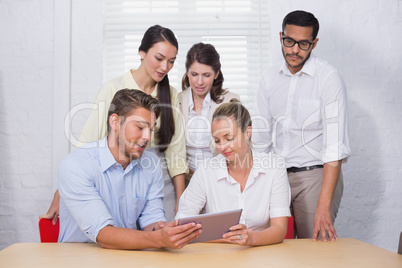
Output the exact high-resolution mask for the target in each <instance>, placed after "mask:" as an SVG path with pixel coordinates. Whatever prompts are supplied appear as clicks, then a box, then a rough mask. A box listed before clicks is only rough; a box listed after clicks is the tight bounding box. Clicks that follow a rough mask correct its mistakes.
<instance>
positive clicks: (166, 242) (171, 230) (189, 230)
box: [160, 220, 202, 249]
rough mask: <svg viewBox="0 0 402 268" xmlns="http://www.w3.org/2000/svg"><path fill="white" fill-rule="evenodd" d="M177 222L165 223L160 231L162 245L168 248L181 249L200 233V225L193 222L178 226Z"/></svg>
mask: <svg viewBox="0 0 402 268" xmlns="http://www.w3.org/2000/svg"><path fill="white" fill-rule="evenodd" d="M178 223H179V221H178V220H176V221H173V222H167V223H166V224H165V225H164V226H163V228H162V229H161V230H160V232H161V236H162V241H161V242H162V244H163V246H164V247H169V248H177V249H178V248H182V247H184V246H185V245H187V244H188V243H190V242H191V241H193V240H194V239H196V238H198V236H199V235H200V234H201V233H202V230H201V224H195V223H194V222H191V223H187V224H184V225H178Z"/></svg>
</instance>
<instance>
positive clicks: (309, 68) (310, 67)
mask: <svg viewBox="0 0 402 268" xmlns="http://www.w3.org/2000/svg"><path fill="white" fill-rule="evenodd" d="M314 59H315V56H314V54H313V53H311V54H310V58H309V59H308V60H307V61H306V63H304V65H303V68H302V69H301V70H300V71H299V72H297V73H295V74H292V73H291V72H290V71H289V68H288V66H287V63H286V61H285V60H284V61H283V62H282V64H281V66H280V68H279V73H283V74H285V75H288V76H293V75H301V74H302V73H304V74H306V75H308V76H311V77H314V73H315V70H316V64H315V60H314Z"/></svg>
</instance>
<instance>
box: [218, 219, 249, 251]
mask: <svg viewBox="0 0 402 268" xmlns="http://www.w3.org/2000/svg"><path fill="white" fill-rule="evenodd" d="M229 230H230V232H227V233H226V234H224V235H223V236H222V237H223V240H224V241H225V242H228V243H232V244H238V245H240V246H251V237H250V236H252V232H253V231H252V230H251V229H247V227H246V225H244V224H238V225H235V226H232V227H230V229H229Z"/></svg>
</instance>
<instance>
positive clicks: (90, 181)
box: [57, 89, 201, 249]
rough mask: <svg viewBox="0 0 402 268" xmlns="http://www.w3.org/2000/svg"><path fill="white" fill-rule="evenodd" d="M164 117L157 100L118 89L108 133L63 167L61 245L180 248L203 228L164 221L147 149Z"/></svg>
mask: <svg viewBox="0 0 402 268" xmlns="http://www.w3.org/2000/svg"><path fill="white" fill-rule="evenodd" d="M159 114H160V107H158V101H157V100H156V99H154V98H152V97H151V96H149V95H147V94H145V93H144V92H142V91H139V90H128V89H123V90H119V91H118V92H117V93H116V95H115V96H114V98H113V100H112V102H111V105H110V109H109V113H108V121H107V122H108V132H109V135H108V136H107V137H105V138H104V139H103V140H100V141H97V142H93V143H90V144H87V145H86V146H84V147H82V148H79V149H77V150H75V151H74V152H73V153H71V154H69V155H68V156H66V157H65V158H64V159H63V161H62V162H61V164H60V167H59V175H58V176H59V178H58V184H57V186H58V189H59V191H60V196H61V200H60V234H59V242H97V243H98V244H99V245H100V246H102V247H104V248H115V249H143V248H152V247H157V248H160V247H170V248H181V247H183V246H185V245H186V244H187V243H189V242H191V241H192V240H194V239H195V238H197V237H198V235H199V234H200V233H201V229H200V228H201V226H200V225H199V224H197V225H196V224H194V223H189V224H187V225H181V226H178V224H177V222H168V223H165V215H164V210H163V208H162V199H163V179H162V172H161V168H160V165H159V162H158V158H157V156H156V155H155V154H153V153H151V152H147V151H144V149H145V147H146V146H147V143H148V141H149V140H150V138H151V132H152V131H153V129H154V127H155V124H156V119H157V117H158V116H159Z"/></svg>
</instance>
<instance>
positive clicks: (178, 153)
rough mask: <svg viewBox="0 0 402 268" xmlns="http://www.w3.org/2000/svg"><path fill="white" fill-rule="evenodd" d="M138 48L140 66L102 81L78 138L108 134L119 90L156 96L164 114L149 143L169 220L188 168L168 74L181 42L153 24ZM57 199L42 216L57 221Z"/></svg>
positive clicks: (173, 211)
mask: <svg viewBox="0 0 402 268" xmlns="http://www.w3.org/2000/svg"><path fill="white" fill-rule="evenodd" d="M138 51H139V55H140V57H141V64H140V66H139V67H138V69H131V70H129V71H128V72H127V73H125V74H124V75H123V76H121V77H118V78H115V79H113V80H110V81H108V82H106V83H105V84H104V85H103V87H102V89H101V90H100V92H99V93H98V96H97V97H96V100H95V104H97V105H98V106H97V109H94V110H92V112H91V114H90V116H89V118H88V121H87V123H86V124H85V126H84V128H83V130H82V132H81V136H80V139H79V141H80V142H81V144H80V145H82V144H85V143H88V142H92V141H96V140H100V139H102V138H104V137H105V136H106V135H107V134H108V133H107V111H108V110H109V106H110V103H111V100H112V99H113V96H114V95H115V93H116V92H117V91H118V90H121V89H124V88H128V89H140V90H142V91H144V92H145V93H147V94H149V95H151V96H152V97H155V98H157V99H158V100H159V103H160V106H161V110H162V114H161V116H160V117H159V118H158V121H157V125H156V127H155V132H153V133H152V138H151V142H150V143H148V147H151V148H148V150H152V151H153V152H155V153H156V154H157V155H158V157H159V159H160V161H161V166H162V169H163V177H164V182H165V187H164V200H163V205H164V209H165V212H166V218H167V220H168V221H170V220H172V219H173V218H174V214H175V207H176V194H175V188H176V189H184V176H185V174H186V173H187V172H188V167H187V163H186V154H185V152H186V151H185V142H184V139H182V137H180V136H181V135H182V133H183V131H182V125H181V122H180V120H179V118H177V119H176V117H177V116H175V113H174V112H175V110H177V109H175V107H177V105H178V104H177V91H176V89H174V88H173V87H171V86H170V85H169V78H168V75H167V73H168V72H169V71H170V70H171V69H172V68H173V65H174V62H175V60H176V55H177V51H178V42H177V39H176V37H175V36H174V34H173V32H172V31H171V30H170V29H168V28H164V27H162V26H159V25H154V26H152V27H150V28H149V29H148V30H147V31H146V32H145V34H144V37H143V39H142V41H141V45H140V47H139V49H138ZM172 179H173V182H172ZM173 183H174V185H173ZM181 192H182V191H181ZM181 192H180V193H181ZM58 200H59V195H58V193H57V192H56V194H55V198H54V200H53V202H52V205H51V207H50V208H49V211H48V212H47V214H46V215H44V216H42V217H44V218H49V219H51V218H53V219H54V223H55V222H56V219H57V217H58V207H59V204H58Z"/></svg>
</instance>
